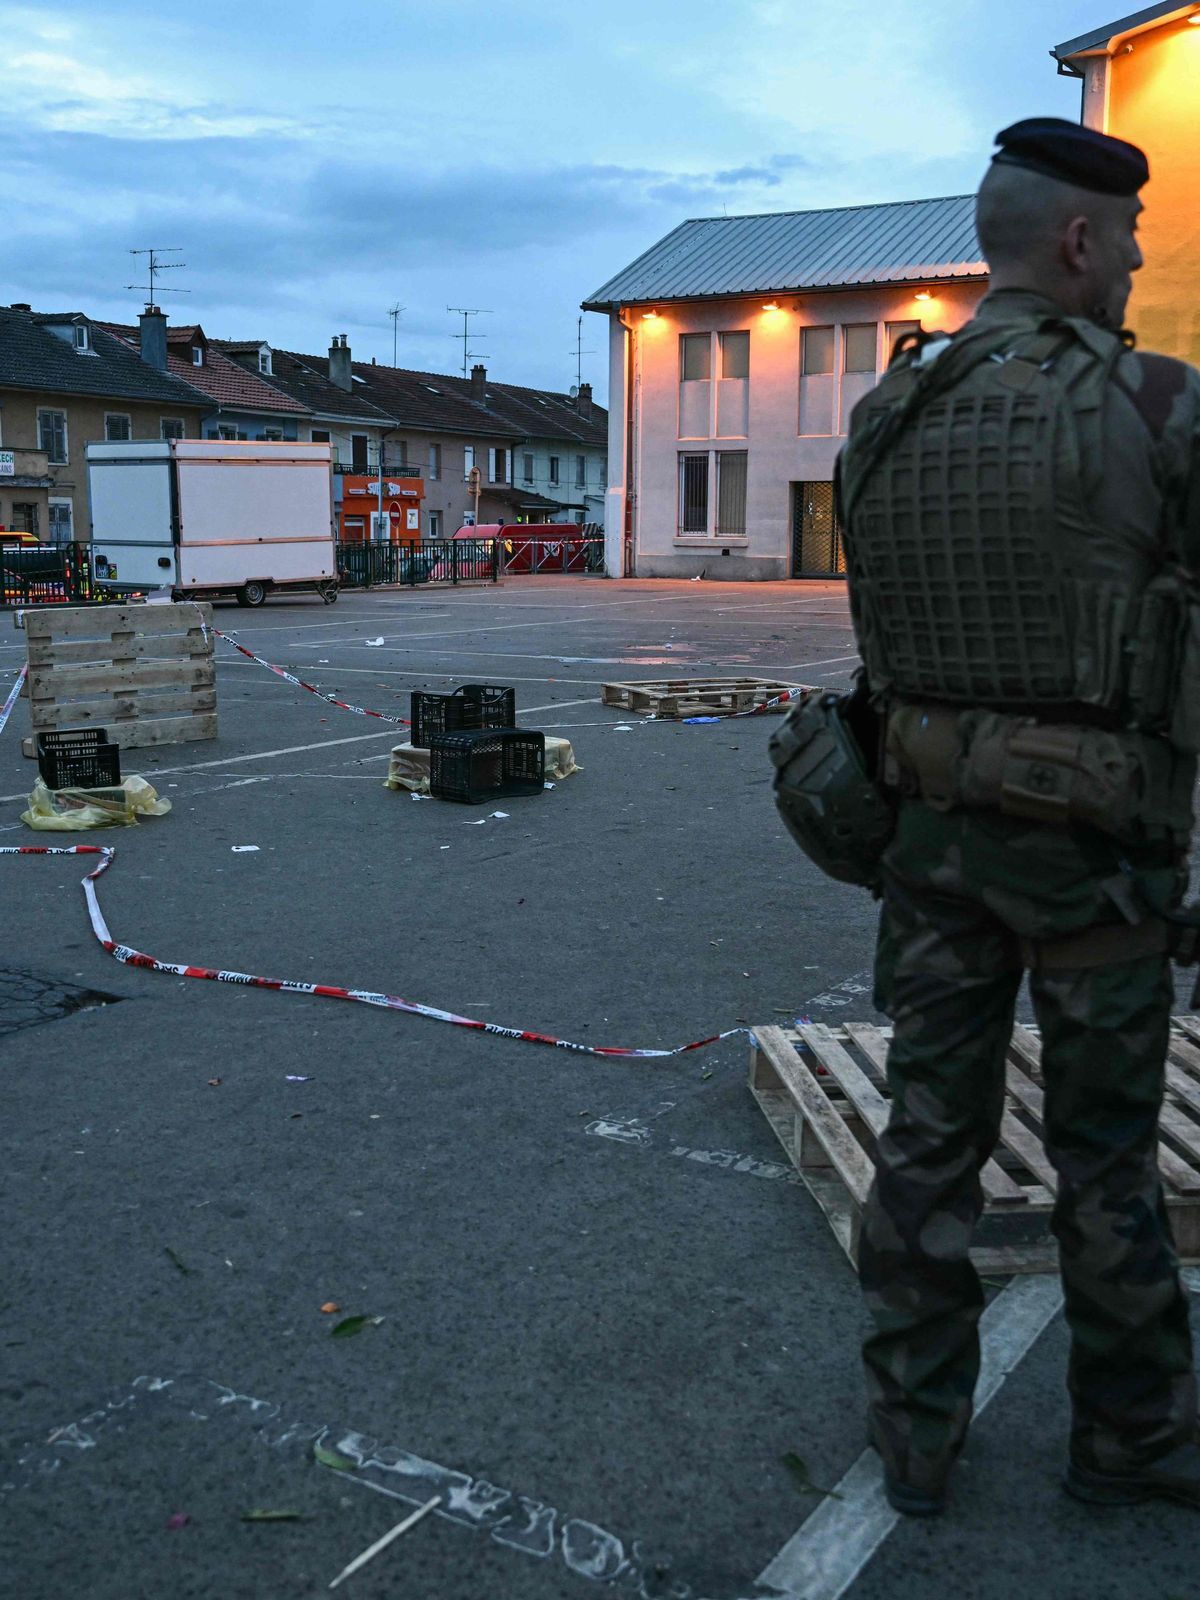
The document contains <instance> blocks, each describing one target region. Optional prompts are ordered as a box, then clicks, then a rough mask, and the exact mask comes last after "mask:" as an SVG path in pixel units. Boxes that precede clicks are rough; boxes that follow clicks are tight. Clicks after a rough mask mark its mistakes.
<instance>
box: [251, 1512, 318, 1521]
mask: <svg viewBox="0 0 1200 1600" xmlns="http://www.w3.org/2000/svg"><path fill="white" fill-rule="evenodd" d="M241 1520H242V1521H243V1522H306V1521H307V1520H308V1519H307V1518H306V1517H305V1515H304V1513H303V1512H302V1511H243V1512H242V1514H241Z"/></svg>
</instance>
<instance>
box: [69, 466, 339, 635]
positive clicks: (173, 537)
mask: <svg viewBox="0 0 1200 1600" xmlns="http://www.w3.org/2000/svg"><path fill="white" fill-rule="evenodd" d="M331 454H332V453H331V450H330V447H329V445H327V444H298V443H295V442H293V441H284V442H271V443H265V442H262V441H255V442H252V443H240V442H239V443H234V442H232V441H230V440H228V439H163V440H157V439H148V440H144V441H143V440H136V439H127V440H123V441H122V442H121V443H119V444H89V445H88V447H87V468H88V487H89V489H90V491H91V501H92V537H91V544H92V562H93V571H94V573H95V576H96V578H97V579H98V580H99V581H100V582H101V583H103V584H104V586H105V587H106V588H108V589H117V590H142V589H161V588H164V587H169V588H170V589H171V591H172V594H173V597H174V598H175V599H176V600H191V599H196V598H211V597H213V596H219V595H235V596H236V597H237V600H238V603H239V604H240V605H244V606H260V605H262V603H263V601H264V600H265V599H266V598H267V596H268V595H269V594H272V593H278V592H284V591H289V590H291V591H295V590H314V591H315V592H316V593H317V594H319V595H320V596H321V598H322V600H324V601H325V603H326V604H327V605H332V603H333V602H334V601H335V600H336V599H337V593H338V579H337V560H336V553H335V550H334V543H333V475H332V468H331V464H330V463H331Z"/></svg>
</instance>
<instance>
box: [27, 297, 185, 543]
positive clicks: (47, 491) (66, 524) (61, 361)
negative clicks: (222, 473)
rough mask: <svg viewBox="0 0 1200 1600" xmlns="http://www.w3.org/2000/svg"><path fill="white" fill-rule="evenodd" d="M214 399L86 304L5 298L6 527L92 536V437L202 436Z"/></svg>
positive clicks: (64, 536) (62, 537) (62, 538)
mask: <svg viewBox="0 0 1200 1600" xmlns="http://www.w3.org/2000/svg"><path fill="white" fill-rule="evenodd" d="M210 404H211V402H210V401H209V399H208V397H207V396H206V395H203V394H201V393H200V392H199V391H198V390H197V389H195V388H194V387H193V386H192V385H191V384H190V383H187V382H185V381H184V380H183V379H181V378H179V377H176V376H175V375H174V374H173V373H171V372H167V371H164V370H160V369H158V368H156V367H154V366H151V365H150V364H149V363H147V362H146V361H143V360H142V358H141V356H140V355H139V354H138V353H137V351H136V350H134V349H133V348H131V347H130V345H129V344H128V343H127V342H126V341H125V340H123V339H119V338H117V337H116V335H115V334H112V333H109V332H108V331H107V330H106V329H105V328H104V327H103V326H102V325H101V324H100V323H97V322H95V321H93V320H92V319H90V318H89V317H87V316H85V315H84V314H83V313H82V312H78V311H66V312H46V311H34V310H32V309H31V307H30V306H28V305H24V304H18V305H12V306H5V307H0V451H3V452H10V451H11V452H12V455H13V469H14V470H13V472H12V473H11V474H8V473H0V528H3V527H8V528H17V529H20V530H21V531H24V532H29V533H33V534H36V535H37V536H38V537H39V538H41V539H43V540H50V541H57V542H59V543H68V542H69V541H70V540H72V539H81V540H82V539H87V538H88V537H89V536H90V533H91V514H90V508H89V503H88V482H87V466H86V460H85V452H86V447H87V445H88V444H89V443H91V442H92V441H101V440H115V439H197V438H199V437H200V422H201V418H202V417H203V416H204V415H205V413H206V411H207V410H208V409H209V407H210ZM6 460H7V456H6V455H5V456H0V461H5V462H6ZM18 479H19V480H20V481H19V482H17V481H15V480H18Z"/></svg>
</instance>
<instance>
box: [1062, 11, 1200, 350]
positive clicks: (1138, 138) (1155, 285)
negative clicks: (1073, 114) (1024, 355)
mask: <svg viewBox="0 0 1200 1600" xmlns="http://www.w3.org/2000/svg"><path fill="white" fill-rule="evenodd" d="M1053 54H1054V55H1055V57H1056V58H1057V59H1058V62H1059V71H1060V72H1066V73H1069V74H1071V75H1072V76H1077V77H1079V78H1081V79H1082V80H1083V82H1082V88H1083V121H1084V123H1085V124H1086V126H1088V127H1089V128H1098V129H1100V131H1101V132H1103V133H1111V134H1114V135H1115V136H1116V137H1117V138H1118V139H1130V140H1132V142H1133V143H1134V144H1137V145H1140V146H1141V147H1142V149H1143V150H1145V151H1146V154H1147V155H1148V156H1149V158H1150V182H1149V183H1148V184H1147V186H1146V188H1145V189H1144V190H1143V191H1142V199H1143V201H1144V202H1145V206H1146V210H1145V214H1144V216H1143V217H1142V220H1141V224H1140V232H1141V239H1142V248H1143V250H1144V251H1145V255H1146V265H1145V266H1144V267H1143V268H1142V270H1141V271H1140V272H1139V273H1138V274H1137V276H1136V278H1135V279H1134V288H1133V300H1132V301H1131V303H1130V310H1129V321H1130V325H1131V326H1132V327H1133V329H1134V330H1135V332H1136V333H1137V335H1138V337H1139V339H1140V341H1141V343H1142V344H1143V345H1144V346H1145V347H1146V348H1147V349H1149V350H1162V351H1165V352H1166V353H1167V354H1168V355H1174V356H1181V357H1183V359H1185V360H1187V361H1193V362H1200V5H1196V4H1191V5H1182V6H1181V5H1171V4H1166V5H1154V6H1147V7H1146V8H1145V9H1144V10H1142V11H1138V12H1136V13H1135V14H1134V15H1132V16H1129V17H1125V18H1123V19H1121V20H1120V21H1117V22H1110V23H1106V24H1105V25H1104V26H1103V27H1099V28H1096V29H1094V30H1093V31H1092V32H1091V33H1087V34H1083V35H1082V36H1081V37H1080V38H1078V39H1069V40H1067V42H1066V43H1065V44H1060V45H1058V46H1056V48H1055V49H1054V51H1053Z"/></svg>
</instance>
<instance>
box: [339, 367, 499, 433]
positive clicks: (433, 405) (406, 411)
mask: <svg viewBox="0 0 1200 1600" xmlns="http://www.w3.org/2000/svg"><path fill="white" fill-rule="evenodd" d="M354 376H355V377H356V378H361V379H362V380H363V383H364V384H365V385H366V388H367V392H368V393H369V394H370V395H371V396H372V397H373V398H374V399H375V401H376V402H377V403H378V404H379V405H380V406H383V407H385V408H386V409H387V410H388V411H389V412H391V414H392V416H393V417H395V419H396V426H397V427H399V428H420V429H425V430H427V431H428V432H430V433H455V434H469V435H472V436H475V437H479V438H488V439H520V438H523V437H524V435H523V433H522V432H521V430H520V428H515V427H513V425H512V424H511V423H509V422H507V421H506V420H505V419H504V417H502V416H500V415H499V414H497V413H496V412H494V411H491V410H489V409H488V408H487V407H486V406H481V405H477V404H476V403H475V401H473V400H472V399H471V392H470V391H471V385H470V380H469V379H466V378H448V377H446V376H445V375H444V374H442V373H440V372H411V371H409V370H408V369H407V368H405V367H378V366H373V365H372V364H371V363H370V362H369V361H356V362H355V363H354Z"/></svg>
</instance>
